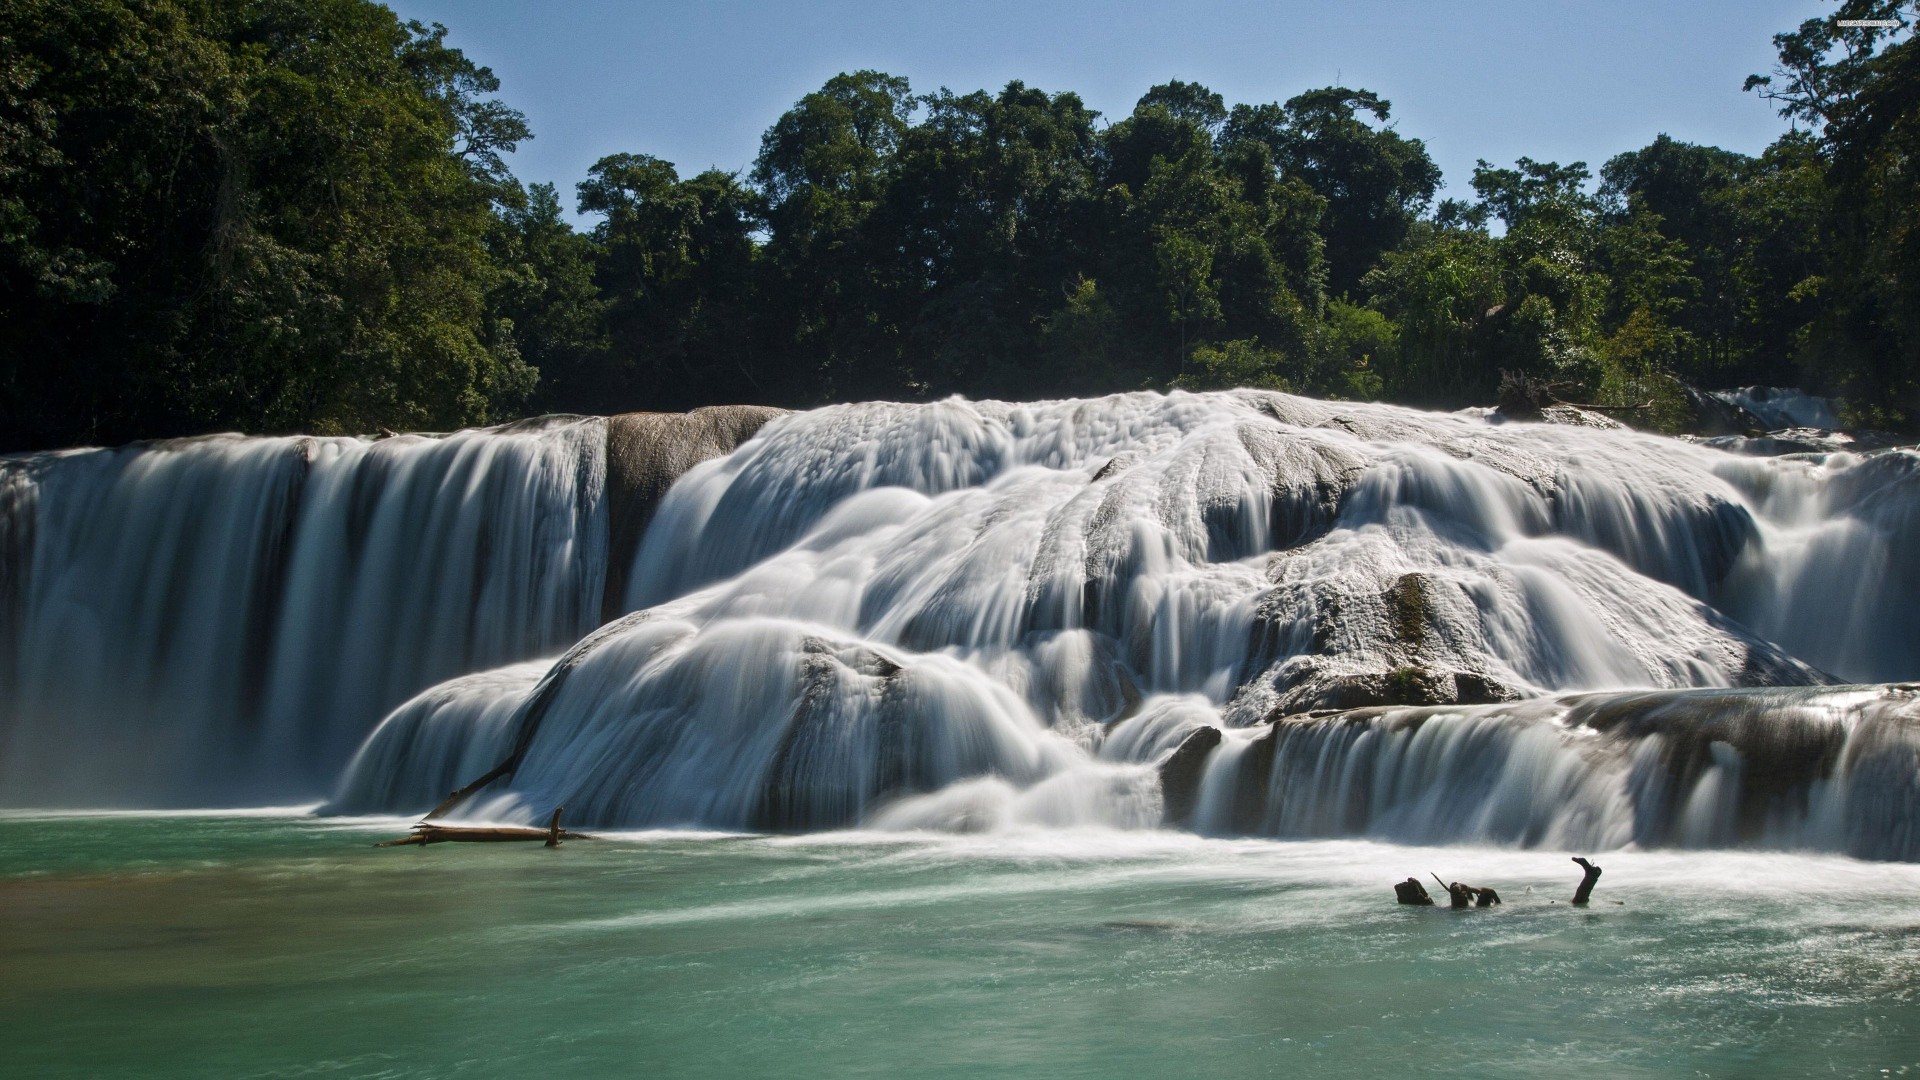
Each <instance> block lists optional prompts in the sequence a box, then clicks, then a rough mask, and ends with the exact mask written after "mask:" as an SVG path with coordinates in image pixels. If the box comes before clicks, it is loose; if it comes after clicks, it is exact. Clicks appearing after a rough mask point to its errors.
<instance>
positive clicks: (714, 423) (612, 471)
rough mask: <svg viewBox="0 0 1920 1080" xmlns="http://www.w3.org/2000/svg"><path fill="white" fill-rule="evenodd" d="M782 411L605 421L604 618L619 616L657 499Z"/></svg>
mask: <svg viewBox="0 0 1920 1080" xmlns="http://www.w3.org/2000/svg"><path fill="white" fill-rule="evenodd" d="M786 412H787V410H785V409H773V408H768V407H765V406H761V405H709V406H706V407H705V408H699V409H695V410H693V411H692V412H687V413H621V414H620V415H618V416H610V417H608V418H607V511H608V519H607V541H608V543H607V580H606V588H605V590H604V591H603V593H602V594H601V603H600V620H601V621H602V622H606V621H609V620H611V619H613V618H615V617H617V616H618V615H619V614H620V612H621V609H622V607H623V601H624V600H625V597H626V591H627V569H628V567H629V566H630V565H631V564H632V563H633V556H634V553H635V552H636V551H638V550H639V547H640V538H641V536H643V535H644V534H645V533H646V531H647V524H648V523H649V522H651V521H652V520H653V515H654V511H656V510H658V509H659V508H660V500H661V499H662V498H664V497H665V496H666V494H667V489H668V488H671V487H672V486H673V482H674V481H675V480H678V479H680V477H681V476H682V475H683V474H684V473H686V471H687V470H688V469H691V468H693V467H694V466H695V465H698V464H700V463H701V462H703V461H706V460H708V459H710V458H717V457H722V456H724V455H727V454H731V453H733V451H734V450H736V449H738V448H739V446H740V444H741V443H744V442H746V441H747V440H748V439H751V438H752V437H753V436H754V435H755V434H757V433H758V432H759V430H760V429H761V428H762V427H764V426H766V423H767V421H769V420H772V419H773V418H775V417H777V416H784V415H786Z"/></svg>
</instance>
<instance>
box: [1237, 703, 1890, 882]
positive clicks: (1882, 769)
mask: <svg viewBox="0 0 1920 1080" xmlns="http://www.w3.org/2000/svg"><path fill="white" fill-rule="evenodd" d="M1229 747H1232V748H1233V749H1232V751H1231V752H1229ZM1207 783H1208V785H1210V787H1211V788H1213V789H1214V790H1216V791H1217V792H1218V794H1217V795H1215V796H1213V798H1214V800H1215V804H1216V805H1217V806H1219V807H1222V808H1233V807H1236V806H1237V807H1238V809H1239V814H1238V816H1229V814H1228V812H1227V811H1224V810H1216V811H1215V812H1214V816H1213V817H1211V818H1209V819H1207V820H1208V824H1209V825H1210V826H1211V827H1213V828H1214V829H1217V830H1220V831H1233V832H1245V833H1253V834H1257V835H1264V836H1276V837H1339V836H1366V837H1372V838H1377V839H1383V840H1391V841H1396V842H1403V843H1417V844H1433V843H1449V842H1462V841H1467V842H1480V843H1496V844H1510V845H1518V846H1524V847H1549V848H1555V849H1572V850H1603V849H1606V848H1614V847H1620V846H1623V845H1625V844H1629V843H1633V844H1638V845H1640V846H1643V847H1669V846H1672V847H1694V848H1724V847H1761V848H1782V849H1810V850H1819V851H1839V852H1846V853H1848V854H1852V855H1856V856H1860V857H1863V858H1876V859H1900V860H1907V861H1913V860H1920V827H1916V825H1917V824H1920V687H1915V686H1905V687H1884V688H1883V687H1836V688H1832V689H1753V690H1678V691H1658V692H1639V693H1614V694H1584V695H1566V696H1559V697H1553V698H1545V699H1536V700H1532V701H1525V702H1516V703H1513V704H1507V705H1481V706H1470V707H1420V708H1377V709H1361V710H1354V711H1350V712H1341V713H1334V714H1330V715H1324V716H1312V717H1298V718H1293V717H1289V718H1284V719H1280V720H1277V721H1275V722H1274V723H1272V724H1271V725H1265V726H1264V730H1262V731H1260V732H1259V733H1258V734H1257V735H1253V736H1251V737H1250V738H1243V739H1241V740H1239V741H1237V742H1228V743H1223V744H1222V746H1221V748H1220V750H1219V751H1216V755H1215V760H1214V761H1212V762H1209V764H1208V773H1207Z"/></svg>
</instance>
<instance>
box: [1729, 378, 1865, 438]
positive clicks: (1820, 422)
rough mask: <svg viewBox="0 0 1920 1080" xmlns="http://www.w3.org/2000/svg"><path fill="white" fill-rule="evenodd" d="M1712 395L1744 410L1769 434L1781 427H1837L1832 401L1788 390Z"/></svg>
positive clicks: (1743, 389) (1746, 389) (1774, 388)
mask: <svg viewBox="0 0 1920 1080" xmlns="http://www.w3.org/2000/svg"><path fill="white" fill-rule="evenodd" d="M1713 396H1714V397H1717V398H1719V399H1720V400H1721V401H1724V402H1726V403H1727V404H1729V405H1732V406H1735V407H1736V408H1741V409H1745V410H1746V411H1747V412H1749V413H1751V414H1752V415H1753V416H1754V417H1756V418H1758V419H1759V421H1760V423H1761V424H1762V425H1763V426H1764V427H1765V428H1766V429H1767V430H1768V431H1777V430H1779V429H1780V428H1819V429H1821V430H1825V431H1831V430H1833V429H1834V428H1837V427H1839V426H1840V418H1839V414H1837V413H1836V412H1835V411H1834V408H1833V402H1832V400H1831V399H1828V398H1823V397H1814V396H1813V395H1811V394H1808V393H1806V392H1804V391H1801V390H1796V389H1793V388H1791V387H1779V386H1743V387H1741V388H1740V389H1738V390H1715V391H1714V392H1713Z"/></svg>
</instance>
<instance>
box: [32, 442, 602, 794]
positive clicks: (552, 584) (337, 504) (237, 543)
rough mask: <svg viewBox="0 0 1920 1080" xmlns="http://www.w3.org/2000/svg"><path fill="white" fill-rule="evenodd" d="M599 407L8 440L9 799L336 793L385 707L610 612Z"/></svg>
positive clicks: (524, 654)
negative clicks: (229, 431)
mask: <svg viewBox="0 0 1920 1080" xmlns="http://www.w3.org/2000/svg"><path fill="white" fill-rule="evenodd" d="M605 444H606V421H604V420H600V419H578V418H572V419H555V420H551V421H547V422H537V423H528V424H523V425H517V426H515V427H512V428H507V429H500V430H496V431H491V432H461V433H459V434H457V435H452V436H448V437H446V438H443V439H433V438H420V437H414V436H403V437H400V438H395V439H388V440H384V441H380V442H370V441H365V440H360V439H345V438H335V439H316V438H281V439H242V438H238V437H232V436H216V437H211V438H204V439H191V440H183V441H179V442H172V443H159V444H153V445H148V446H130V447H123V448H121V449H118V450H98V451H81V452H69V453H60V454H46V455H38V456H33V457H28V458H16V459H13V460H12V461H9V462H7V463H6V464H5V465H4V466H0V468H3V469H4V480H3V481H0V483H4V484H5V485H6V486H7V488H8V490H9V491H10V492H11V495H10V497H9V499H8V511H9V512H8V513H7V515H6V516H7V523H8V524H7V531H8V542H9V549H8V551H7V554H6V558H7V561H8V563H9V564H10V566H11V567H13V568H14V569H13V570H12V573H11V574H10V578H11V580H12V581H13V582H15V583H17V584H16V586H15V588H14V589H12V590H10V593H9V595H8V596H6V597H4V600H5V605H4V606H5V608H6V609H7V613H6V616H5V621H4V623H0V626H4V627H5V628H6V629H7V631H8V633H7V636H6V639H5V640H0V653H4V654H5V657H6V659H5V660H4V661H3V662H4V663H5V665H6V666H5V669H4V670H5V674H6V675H7V682H8V685H7V686H6V687H5V688H4V693H0V710H4V711H3V712H0V747H4V756H0V791H4V792H5V798H6V801H7V802H10V803H15V804H21V803H35V802H49V801H51V802H56V803H72V802H80V803H83V804H84V803H101V802H104V803H107V804H120V805H124V804H129V803H130V804H133V805H142V804H148V805H150V804H153V803H163V804H166V803H180V802H186V803H195V802H206V801H214V802H233V801H244V800H249V799H256V800H257V799H262V798H272V797H276V796H278V797H286V796H292V797H296V798H297V797H299V796H302V795H304V794H306V793H308V792H311V791H314V790H316V789H319V790H324V787H325V785H327V784H328V783H329V782H330V780H331V778H332V777H333V776H334V775H335V774H336V773H337V771H338V769H339V766H340V764H341V763H342V762H343V761H344V760H345V758H346V756H347V755H348V754H350V753H351V752H352V750H353V748H354V746H355V744H356V743H357V742H358V741H359V739H360V737H361V736H362V735H363V734H364V733H365V732H366V730H367V729H368V727H369V726H370V719H371V718H375V717H377V716H379V715H380V714H381V713H384V712H385V711H386V710H387V709H390V708H392V707H393V706H394V705H395V704H397V703H399V702H400V701H402V700H405V699H406V698H407V697H408V696H410V695H411V694H413V693H414V692H416V691H418V690H420V689H421V688H423V687H425V686H428V685H431V684H432V683H435V682H438V681H439V680H441V679H445V678H449V677H451V676H455V675H459V674H461V673H464V672H470V671H474V670H477V669H484V668H489V667H494V666H497V665H500V664H503V663H506V662H509V661H514V660H524V659H527V658H530V657H533V656H538V655H540V654H541V653H543V652H551V651H552V650H554V649H556V648H558V647H561V646H563V645H565V644H566V643H568V642H570V641H573V640H574V639H576V638H578V637H579V636H580V635H581V634H583V633H585V632H586V631H587V630H588V629H591V628H592V626H593V618H594V616H596V615H597V614H598V605H599V596H600V589H601V584H602V578H603V576H604V573H605V564H604V552H605V534H606V508H605V505H604V502H603V500H602V498H601V483H602V480H601V478H602V474H603V468H602V461H601V459H602V455H603V451H604V447H605Z"/></svg>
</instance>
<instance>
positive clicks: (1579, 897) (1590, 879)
mask: <svg viewBox="0 0 1920 1080" xmlns="http://www.w3.org/2000/svg"><path fill="white" fill-rule="evenodd" d="M1573 861H1574V862H1577V863H1579V864H1580V865H1581V866H1582V867H1584V868H1585V869H1586V872H1587V873H1586V876H1585V877H1583V878H1581V879H1580V887H1579V888H1577V889H1575V890H1573V902H1574V903H1575V904H1578V905H1580V906H1582V907H1584V906H1586V903H1587V898H1588V897H1589V896H1592V895H1593V883H1594V882H1596V881H1599V880H1600V868H1599V867H1597V866H1595V865H1593V864H1592V863H1590V862H1588V861H1587V860H1585V859H1583V858H1581V857H1580V856H1578V855H1575V856H1574V857H1573Z"/></svg>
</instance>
